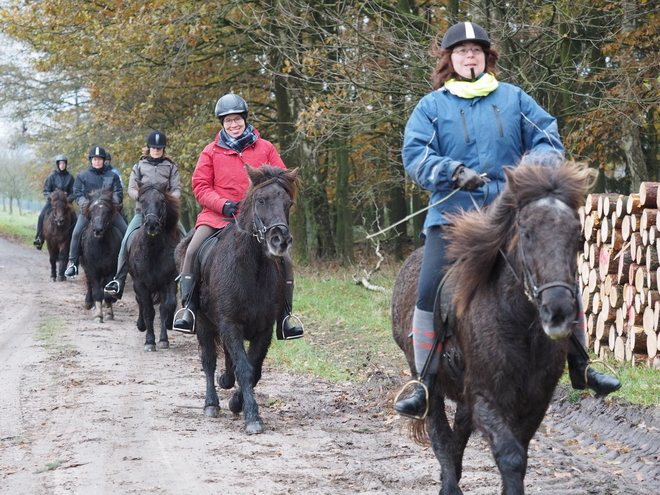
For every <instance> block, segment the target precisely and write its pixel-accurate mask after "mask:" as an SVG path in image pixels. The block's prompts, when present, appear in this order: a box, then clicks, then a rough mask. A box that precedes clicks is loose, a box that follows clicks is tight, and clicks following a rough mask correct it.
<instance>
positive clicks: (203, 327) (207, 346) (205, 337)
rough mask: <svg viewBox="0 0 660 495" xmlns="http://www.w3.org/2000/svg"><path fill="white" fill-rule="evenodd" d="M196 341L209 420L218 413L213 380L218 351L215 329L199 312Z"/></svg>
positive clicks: (205, 412) (218, 402)
mask: <svg viewBox="0 0 660 495" xmlns="http://www.w3.org/2000/svg"><path fill="white" fill-rule="evenodd" d="M196 326H197V340H198V342H199V345H200V347H201V348H202V352H201V358H202V369H203V370H204V375H206V399H205V401H204V414H205V415H206V416H208V417H209V418H217V417H218V414H219V413H220V401H219V400H218V393H217V392H216V390H215V384H214V382H213V379H214V377H215V368H216V366H217V363H216V361H217V359H218V351H217V349H216V342H215V332H216V330H215V328H214V327H213V326H212V324H211V323H210V322H209V321H208V320H207V319H206V318H205V317H204V315H202V314H201V312H199V314H198V315H197V322H196Z"/></svg>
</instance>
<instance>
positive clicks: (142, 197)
mask: <svg viewBox="0 0 660 495" xmlns="http://www.w3.org/2000/svg"><path fill="white" fill-rule="evenodd" d="M138 200H139V201H140V205H141V207H142V224H141V225H140V228H139V229H138V230H137V231H136V232H135V234H133V240H132V241H131V245H130V249H129V252H128V271H129V273H130V274H131V278H132V279H133V289H134V290H135V299H136V300H137V303H138V306H139V316H138V320H137V327H138V330H140V331H141V332H144V331H145V330H146V332H147V333H146V340H145V343H144V350H145V351H155V350H156V336H155V334H154V318H155V316H156V311H155V309H154V304H159V312H160V339H159V341H158V348H160V349H168V348H169V346H170V343H169V340H168V337H167V329H168V328H169V329H171V328H172V320H173V318H174V311H175V310H176V281H175V279H176V276H177V268H176V263H175V261H174V248H176V246H177V244H178V243H179V241H180V240H181V237H182V234H181V232H180V231H179V229H178V228H177V224H178V222H179V199H178V198H176V197H175V196H173V195H172V194H170V192H168V191H167V189H166V187H165V185H142V184H140V185H139V190H138Z"/></svg>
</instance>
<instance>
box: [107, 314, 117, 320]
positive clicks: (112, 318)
mask: <svg viewBox="0 0 660 495" xmlns="http://www.w3.org/2000/svg"><path fill="white" fill-rule="evenodd" d="M105 319H106V320H114V319H115V315H108V316H106V317H105Z"/></svg>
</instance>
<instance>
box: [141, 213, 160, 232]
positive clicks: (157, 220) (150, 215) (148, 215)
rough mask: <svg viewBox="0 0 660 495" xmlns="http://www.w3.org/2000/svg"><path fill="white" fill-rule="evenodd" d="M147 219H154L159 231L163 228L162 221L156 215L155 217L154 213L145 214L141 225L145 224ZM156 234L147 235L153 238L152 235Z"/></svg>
mask: <svg viewBox="0 0 660 495" xmlns="http://www.w3.org/2000/svg"><path fill="white" fill-rule="evenodd" d="M149 217H154V218H155V219H156V225H158V228H159V229H162V228H163V219H162V218H161V217H159V216H158V215H156V214H155V213H147V214H146V215H145V216H144V220H143V221H142V223H143V224H144V223H146V221H147V219H148V218H149ZM157 234H158V233H157V232H156V233H155V234H149V235H151V236H154V235H157Z"/></svg>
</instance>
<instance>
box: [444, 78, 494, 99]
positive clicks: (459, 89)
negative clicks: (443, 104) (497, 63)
mask: <svg viewBox="0 0 660 495" xmlns="http://www.w3.org/2000/svg"><path fill="white" fill-rule="evenodd" d="M498 84H499V83H498V82H497V79H495V76H494V75H492V74H483V75H482V76H481V77H479V79H477V80H476V81H474V82H471V81H457V80H456V79H449V80H448V81H447V82H446V83H445V88H447V91H449V92H450V93H451V94H453V95H456V96H458V97H459V98H476V97H477V96H486V95H488V94H490V93H492V92H493V91H495V90H496V89H497V85H498Z"/></svg>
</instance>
